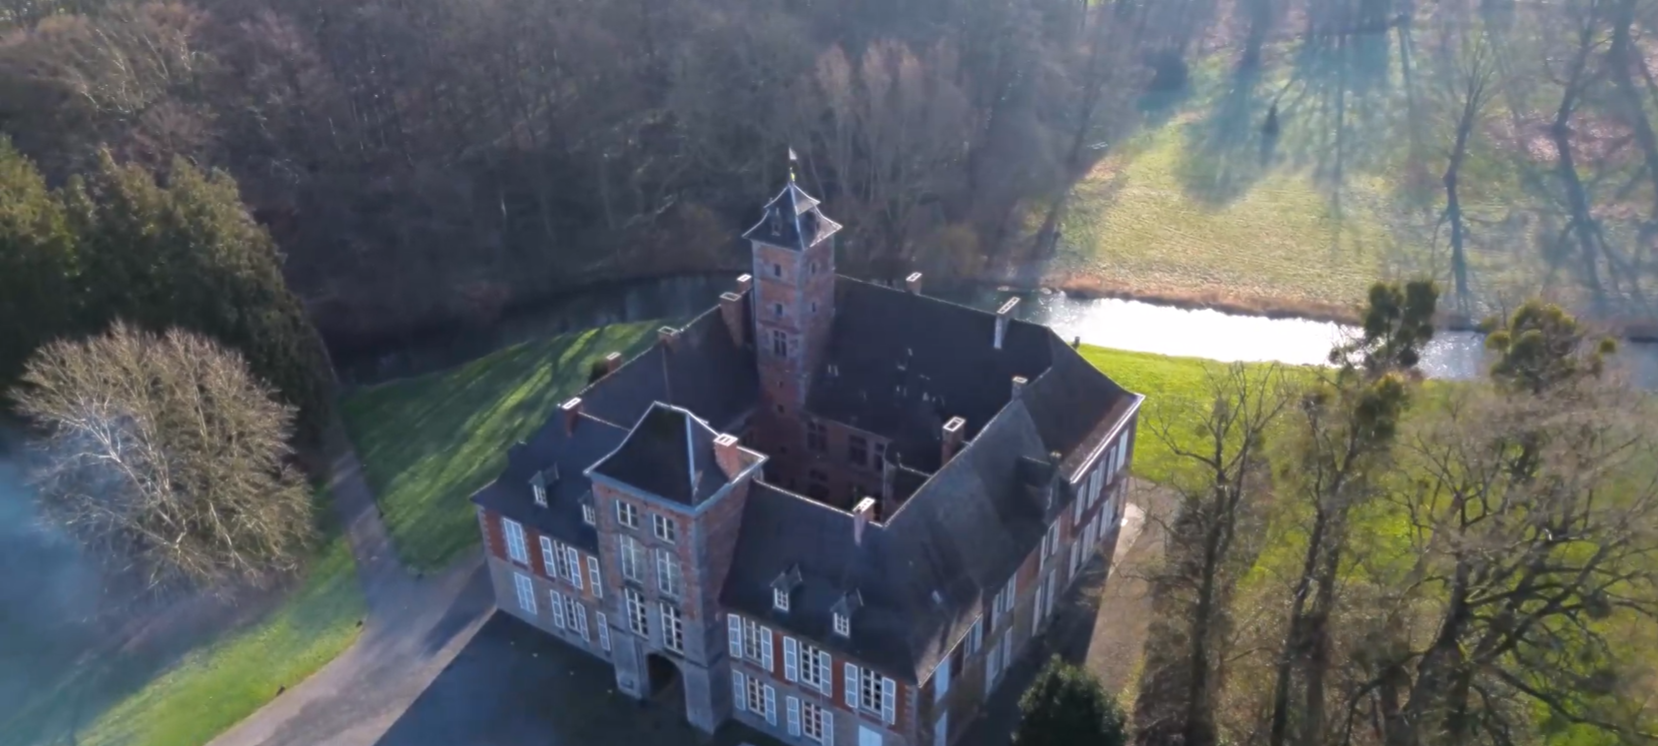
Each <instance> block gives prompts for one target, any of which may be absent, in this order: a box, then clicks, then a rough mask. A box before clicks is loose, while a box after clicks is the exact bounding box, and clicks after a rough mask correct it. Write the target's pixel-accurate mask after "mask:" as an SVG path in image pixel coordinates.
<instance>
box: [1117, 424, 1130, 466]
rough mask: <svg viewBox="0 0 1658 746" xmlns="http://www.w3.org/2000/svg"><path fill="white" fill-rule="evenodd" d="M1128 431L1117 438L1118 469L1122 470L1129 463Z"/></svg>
mask: <svg viewBox="0 0 1658 746" xmlns="http://www.w3.org/2000/svg"><path fill="white" fill-rule="evenodd" d="M1128 435H1129V434H1128V433H1127V432H1125V433H1123V434H1122V435H1120V436H1118V438H1117V471H1122V470H1123V467H1124V466H1127V465H1128Z"/></svg>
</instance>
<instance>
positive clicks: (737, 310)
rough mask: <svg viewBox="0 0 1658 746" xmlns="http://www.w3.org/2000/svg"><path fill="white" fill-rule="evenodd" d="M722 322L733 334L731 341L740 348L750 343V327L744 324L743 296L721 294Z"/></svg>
mask: <svg viewBox="0 0 1658 746" xmlns="http://www.w3.org/2000/svg"><path fill="white" fill-rule="evenodd" d="M720 320H721V321H724V322H725V330H726V331H727V332H730V333H731V341H732V343H733V344H735V345H737V346H738V347H742V346H743V345H744V344H746V343H747V342H748V325H747V324H744V323H743V296H741V295H738V294H736V293H721V294H720Z"/></svg>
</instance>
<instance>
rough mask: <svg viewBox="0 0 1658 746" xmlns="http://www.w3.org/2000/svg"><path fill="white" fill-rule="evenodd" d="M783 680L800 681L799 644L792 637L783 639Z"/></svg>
mask: <svg viewBox="0 0 1658 746" xmlns="http://www.w3.org/2000/svg"><path fill="white" fill-rule="evenodd" d="M783 679H784V680H785V681H799V680H800V643H799V642H797V641H796V640H795V639H794V638H793V637H784V638H783Z"/></svg>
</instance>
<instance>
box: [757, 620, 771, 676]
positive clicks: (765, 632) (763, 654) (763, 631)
mask: <svg viewBox="0 0 1658 746" xmlns="http://www.w3.org/2000/svg"><path fill="white" fill-rule="evenodd" d="M760 665H761V667H763V668H765V669H766V670H767V671H771V670H772V667H771V665H772V664H771V628H770V627H761V628H760Z"/></svg>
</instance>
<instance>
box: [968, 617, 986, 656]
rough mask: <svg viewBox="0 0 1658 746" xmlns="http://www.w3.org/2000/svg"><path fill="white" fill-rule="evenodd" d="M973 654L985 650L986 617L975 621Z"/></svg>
mask: <svg viewBox="0 0 1658 746" xmlns="http://www.w3.org/2000/svg"><path fill="white" fill-rule="evenodd" d="M971 648H972V650H971V652H973V653H977V652H979V651H980V650H981V649H983V648H984V616H982V615H981V616H980V617H979V618H978V619H974V620H973V644H972V646H971Z"/></svg>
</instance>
